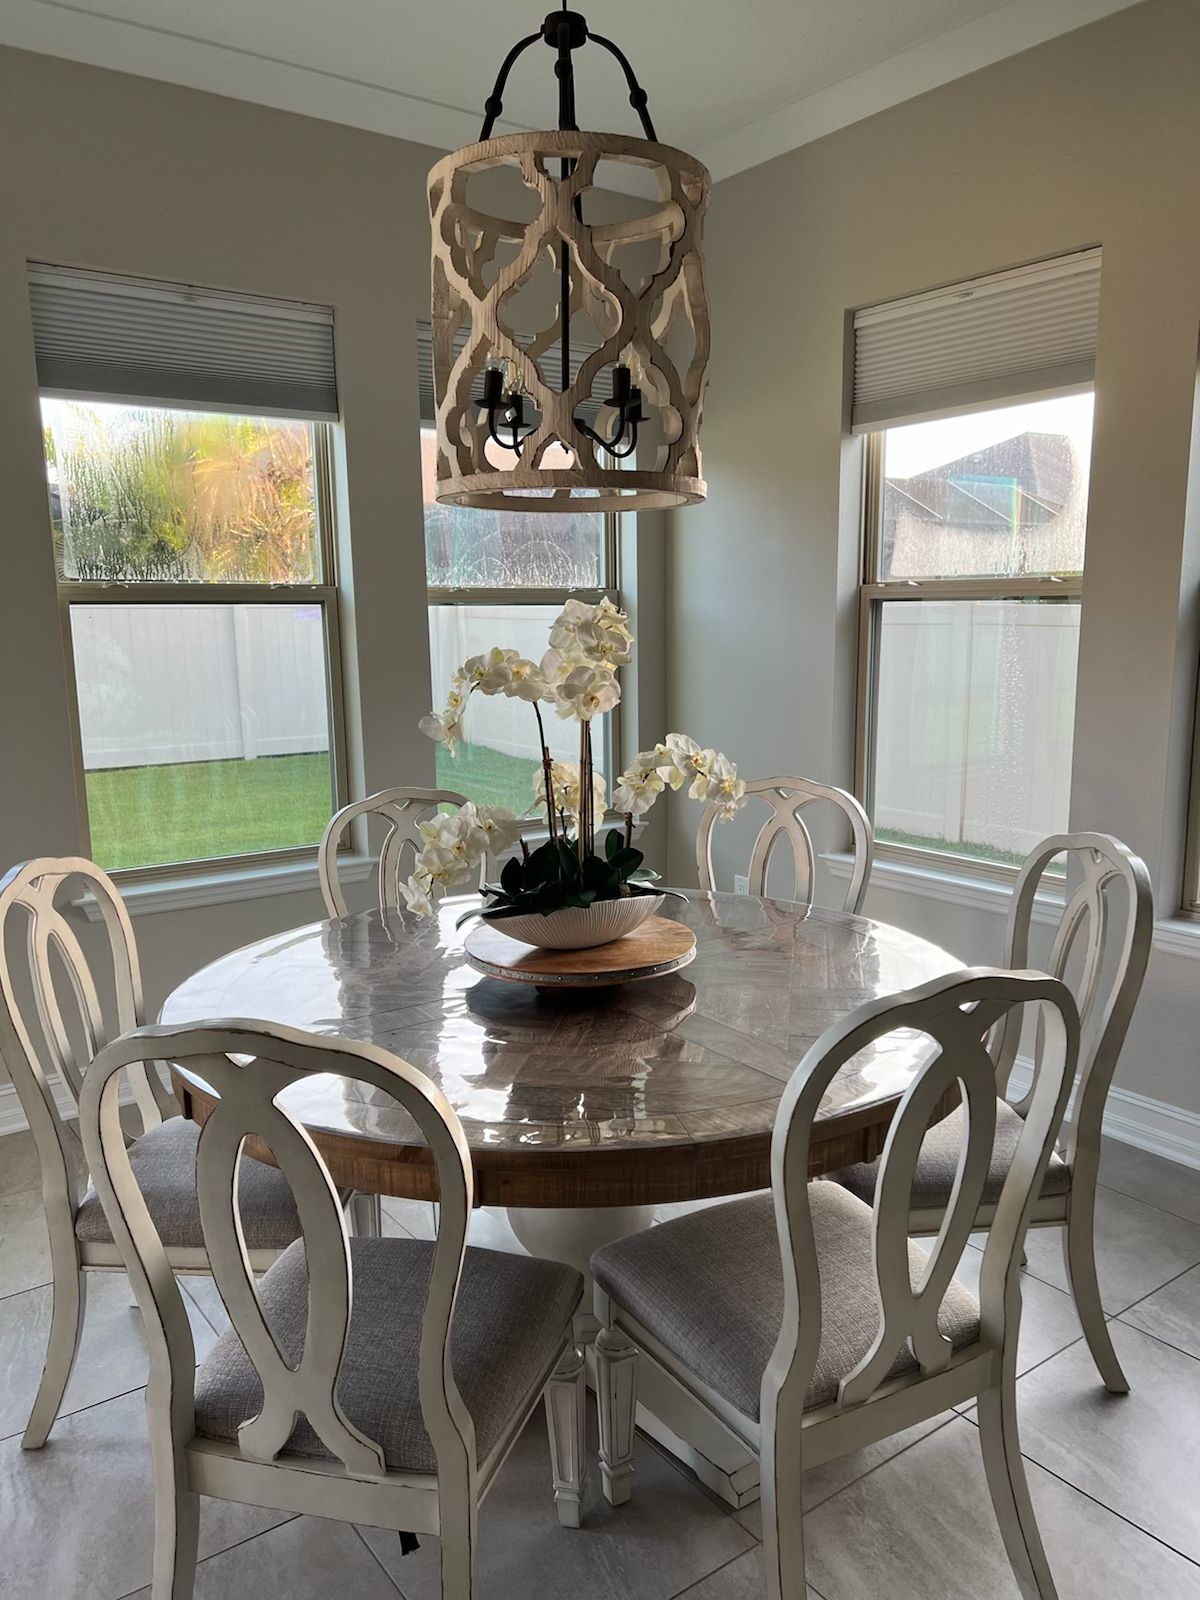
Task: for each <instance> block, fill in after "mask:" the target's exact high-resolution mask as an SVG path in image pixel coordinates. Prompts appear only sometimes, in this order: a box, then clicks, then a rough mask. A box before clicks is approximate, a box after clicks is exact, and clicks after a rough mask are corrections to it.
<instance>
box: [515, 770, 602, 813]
mask: <svg viewBox="0 0 1200 1600" xmlns="http://www.w3.org/2000/svg"><path fill="white" fill-rule="evenodd" d="M550 789H551V793H552V794H553V796H554V809H555V811H556V812H558V811H565V812H566V813H567V814H568V816H572V817H577V816H578V815H579V798H580V790H579V764H578V762H576V761H555V762H554V763H553V764H552V766H551V768H550ZM533 795H534V802H535V804H536V805H537V806H538V808H539V809H541V810H545V806H546V778H545V774H544V772H543V770H542V769H541V768H540V767H539V768H538V770H537V771H536V772H535V773H534V775H533ZM592 801H593V810H594V811H595V813H596V815H597V816H598V817H600V816H603V815H604V811H605V809H606V806H607V795H606V793H605V789H604V779H603V777H602V776H601V775H600V774H599V773H598V772H593V773H592Z"/></svg>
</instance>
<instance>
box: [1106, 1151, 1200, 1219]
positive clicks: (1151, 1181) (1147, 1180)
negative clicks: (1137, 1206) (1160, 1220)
mask: <svg viewBox="0 0 1200 1600" xmlns="http://www.w3.org/2000/svg"><path fill="white" fill-rule="evenodd" d="M1100 1182H1101V1183H1102V1184H1104V1185H1105V1186H1106V1187H1107V1188H1109V1189H1119V1190H1120V1191H1121V1193H1122V1194H1131V1195H1133V1196H1134V1197H1135V1198H1136V1199H1138V1200H1145V1201H1147V1202H1148V1203H1149V1204H1150V1205H1153V1206H1160V1207H1161V1208H1162V1210H1164V1211H1173V1212H1174V1213H1175V1215H1176V1216H1177V1217H1186V1218H1187V1219H1188V1220H1189V1221H1190V1222H1200V1172H1198V1171H1197V1170H1196V1168H1195V1167H1185V1166H1184V1165H1183V1164H1182V1163H1181V1162H1179V1161H1164V1160H1163V1158H1162V1156H1154V1155H1151V1154H1150V1152H1149V1151H1148V1150H1139V1149H1138V1148H1137V1146H1136V1145H1132V1144H1122V1143H1120V1142H1119V1141H1118V1140H1116V1139H1105V1141H1104V1150H1103V1154H1102V1155H1101V1157H1100Z"/></svg>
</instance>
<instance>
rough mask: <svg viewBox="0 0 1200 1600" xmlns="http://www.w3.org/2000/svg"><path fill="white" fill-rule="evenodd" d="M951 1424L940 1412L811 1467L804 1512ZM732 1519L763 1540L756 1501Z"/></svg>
mask: <svg viewBox="0 0 1200 1600" xmlns="http://www.w3.org/2000/svg"><path fill="white" fill-rule="evenodd" d="M953 1420H954V1412H953V1411H943V1412H942V1413H941V1415H940V1416H936V1417H931V1418H930V1419H929V1421H928V1422H918V1423H916V1424H915V1425H914V1426H913V1427H911V1428H905V1429H904V1431H903V1432H902V1433H896V1434H893V1435H892V1437H891V1438H890V1439H881V1440H880V1441H879V1443H878V1444H869V1445H867V1446H866V1447H865V1449H862V1450H852V1451H851V1452H850V1454H849V1455H845V1456H839V1457H838V1458H837V1460H836V1461H825V1462H823V1463H822V1464H821V1465H820V1466H819V1467H811V1468H810V1469H809V1470H808V1471H807V1472H806V1473H805V1474H804V1506H805V1510H807V1511H815V1510H816V1508H817V1507H818V1506H819V1505H820V1504H821V1503H822V1502H823V1501H825V1500H828V1499H829V1498H830V1497H831V1496H832V1495H835V1494H837V1493H838V1492H839V1490H842V1489H844V1488H845V1487H846V1485H847V1484H850V1483H853V1482H854V1481H855V1479H857V1478H861V1477H862V1476H863V1474H864V1473H867V1472H872V1471H873V1470H874V1469H875V1468H876V1467H878V1466H882V1465H883V1463H884V1462H885V1461H890V1460H891V1458H892V1457H893V1456H896V1455H899V1454H900V1452H901V1450H907V1449H908V1447H909V1445H911V1444H916V1442H917V1440H918V1439H924V1438H925V1437H926V1435H928V1434H931V1433H933V1431H934V1430H935V1429H936V1428H942V1427H944V1426H945V1425H946V1423H948V1422H952V1421H953ZM734 1516H735V1517H736V1518H737V1520H738V1521H739V1522H740V1523H741V1525H742V1527H743V1528H745V1529H747V1531H748V1532H750V1533H752V1534H753V1535H754V1537H755V1538H756V1539H761V1538H762V1506H761V1505H760V1504H759V1502H758V1501H757V1500H756V1501H754V1502H753V1504H751V1505H748V1506H746V1507H744V1508H743V1509H742V1510H741V1511H735V1512H734Z"/></svg>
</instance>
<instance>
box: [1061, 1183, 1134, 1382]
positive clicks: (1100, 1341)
mask: <svg viewBox="0 0 1200 1600" xmlns="http://www.w3.org/2000/svg"><path fill="white" fill-rule="evenodd" d="M1095 1224H1096V1196H1095V1194H1094V1192H1091V1191H1090V1190H1088V1189H1085V1188H1080V1189H1079V1190H1078V1191H1076V1192H1074V1193H1072V1195H1071V1210H1070V1212H1069V1214H1068V1217H1067V1221H1066V1223H1065V1224H1064V1226H1063V1234H1062V1241H1063V1260H1064V1262H1065V1263H1066V1269H1067V1282H1068V1283H1069V1284H1070V1286H1071V1293H1072V1295H1073V1296H1074V1297H1075V1309H1076V1311H1077V1312H1078V1313H1079V1320H1080V1322H1081V1323H1082V1324H1083V1336H1084V1338H1085V1339H1086V1340H1087V1345H1088V1349H1089V1350H1090V1351H1091V1352H1092V1360H1093V1361H1094V1362H1095V1363H1096V1370H1097V1371H1098V1372H1099V1374H1100V1378H1101V1381H1102V1382H1103V1384H1104V1387H1105V1388H1106V1389H1108V1390H1109V1391H1110V1393H1112V1394H1128V1393H1129V1379H1128V1378H1127V1377H1126V1376H1125V1374H1124V1372H1123V1371H1122V1370H1121V1363H1120V1362H1119V1361H1118V1360H1117V1352H1116V1351H1115V1350H1114V1349H1113V1342H1112V1336H1111V1335H1110V1333H1109V1331H1108V1323H1107V1321H1106V1320H1105V1316H1104V1307H1103V1306H1102V1305H1101V1304H1100V1280H1099V1279H1098V1278H1097V1276H1096V1226H1095Z"/></svg>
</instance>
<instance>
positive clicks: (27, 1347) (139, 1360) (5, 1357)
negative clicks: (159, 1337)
mask: <svg viewBox="0 0 1200 1600" xmlns="http://www.w3.org/2000/svg"><path fill="white" fill-rule="evenodd" d="M50 1297H51V1290H50V1289H48V1288H44V1289H29V1290H27V1291H26V1292H25V1293H24V1294H15V1295H10V1296H9V1297H8V1298H7V1299H6V1300H0V1439H3V1438H6V1437H7V1436H8V1435H9V1434H13V1433H19V1432H21V1430H22V1429H23V1428H24V1427H25V1423H26V1420H27V1419H28V1416H29V1408H30V1406H32V1404H33V1400H34V1396H35V1395H36V1394H37V1386H38V1383H39V1381H40V1380H41V1376H42V1363H43V1361H44V1359H45V1354H46V1339H47V1336H48V1334H49V1331H50ZM184 1305H185V1306H188V1308H189V1309H188V1315H189V1319H190V1321H191V1324H192V1337H193V1339H194V1340H195V1342H196V1356H197V1359H198V1360H201V1359H203V1357H204V1356H205V1355H207V1353H208V1351H209V1350H210V1349H211V1348H212V1346H213V1345H214V1344H215V1343H216V1335H215V1334H214V1333H213V1331H212V1329H211V1328H210V1327H209V1325H208V1323H207V1321H206V1320H205V1319H204V1317H203V1316H201V1314H200V1312H199V1311H198V1310H197V1309H196V1308H195V1306H193V1305H189V1302H188V1301H187V1299H186V1298H185V1300H184ZM145 1381H146V1340H145V1335H144V1333H143V1324H142V1314H141V1312H140V1311H139V1310H138V1308H137V1306H136V1305H135V1304H134V1303H133V1296H132V1293H131V1291H130V1288H129V1280H128V1279H127V1278H126V1277H125V1274H124V1273H123V1272H122V1273H116V1272H113V1273H109V1272H92V1273H89V1274H88V1282H87V1312H86V1315H85V1316H84V1320H83V1339H82V1341H81V1343H80V1347H79V1355H78V1357H77V1358H76V1362H75V1370H74V1371H73V1372H72V1374H71V1381H70V1383H69V1384H68V1385H67V1392H66V1394H65V1396H64V1397H63V1406H62V1411H61V1412H60V1417H61V1416H65V1415H66V1414H67V1413H69V1412H72V1411H78V1410H79V1409H80V1408H81V1407H83V1406H91V1405H95V1404H96V1403H97V1402H98V1401H101V1400H111V1399H112V1398H113V1397H114V1396H115V1395H119V1394H125V1393H127V1392H128V1391H129V1390H130V1389H137V1388H140V1387H141V1386H142V1385H143V1384H144V1383H145ZM56 1426H57V1425H56Z"/></svg>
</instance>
